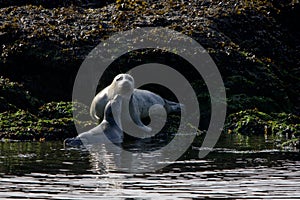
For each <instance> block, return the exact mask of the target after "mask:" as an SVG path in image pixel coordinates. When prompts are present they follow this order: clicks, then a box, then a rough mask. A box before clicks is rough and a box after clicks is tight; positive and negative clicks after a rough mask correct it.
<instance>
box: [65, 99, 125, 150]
mask: <svg viewBox="0 0 300 200" xmlns="http://www.w3.org/2000/svg"><path fill="white" fill-rule="evenodd" d="M121 109H122V97H121V96H120V95H116V96H115V97H114V98H113V99H112V100H110V101H109V102H108V103H107V105H106V106H105V109H104V119H103V121H102V122H101V123H100V124H99V125H98V126H96V127H95V128H92V129H91V130H89V131H86V132H83V133H81V134H79V135H78V136H77V137H75V138H67V139H65V141H64V146H65V147H77V146H81V145H83V144H88V145H92V144H99V143H105V142H108V140H107V139H109V140H110V142H112V143H115V144H119V143H122V142H123V137H124V134H123V131H122V125H121V118H120V117H121Z"/></svg>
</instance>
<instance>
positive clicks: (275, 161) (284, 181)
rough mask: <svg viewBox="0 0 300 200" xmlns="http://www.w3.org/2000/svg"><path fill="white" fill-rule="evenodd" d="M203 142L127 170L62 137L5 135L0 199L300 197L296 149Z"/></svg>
mask: <svg viewBox="0 0 300 200" xmlns="http://www.w3.org/2000/svg"><path fill="white" fill-rule="evenodd" d="M198 149H199V147H198V146H197V144H193V145H192V147H191V148H190V149H189V150H188V151H187V152H186V154H185V155H184V156H182V157H181V159H179V160H178V161H175V162H170V165H169V166H167V167H165V168H163V169H161V170H158V171H156V172H153V173H143V174H130V173H124V172H121V171H119V170H118V169H117V168H116V167H115V165H114V161H113V160H112V159H111V157H110V156H109V155H107V156H105V154H103V156H104V159H103V160H102V161H101V162H100V161H99V160H97V159H95V158H94V157H93V156H92V155H91V154H90V153H89V152H88V151H84V150H78V149H64V148H63V145H62V142H46V143H30V142H23V143H18V142H9V143H8V142H2V143H0V199H4V198H9V199H24V198H30V199H128V200H129V199H139V200H141V199H199V198H200V199H201V198H216V199H220V198H231V199H241V198H247V199H249V198H264V199H282V198H294V199H300V154H299V152H298V151H297V150H294V149H286V150H278V149H276V148H275V146H274V144H273V142H272V141H270V142H266V140H265V138H262V137H251V138H249V137H237V136H223V137H222V138H221V139H220V141H219V143H218V145H217V147H216V148H215V149H214V150H213V151H212V152H211V153H210V154H209V155H208V156H207V157H205V158H204V159H199V158H198ZM174 151H176V149H174Z"/></svg>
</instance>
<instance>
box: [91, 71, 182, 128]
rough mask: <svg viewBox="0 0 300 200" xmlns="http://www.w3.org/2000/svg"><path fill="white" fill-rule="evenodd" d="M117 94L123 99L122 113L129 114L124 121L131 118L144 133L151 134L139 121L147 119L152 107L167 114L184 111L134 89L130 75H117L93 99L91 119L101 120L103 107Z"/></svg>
mask: <svg viewBox="0 0 300 200" xmlns="http://www.w3.org/2000/svg"><path fill="white" fill-rule="evenodd" d="M117 94H118V95H120V96H121V97H122V98H123V108H122V113H130V116H125V119H126V118H129V117H131V118H132V121H133V122H134V123H135V124H136V125H138V127H140V128H141V129H142V130H144V131H146V132H151V128H150V127H147V126H145V125H144V124H143V123H142V121H141V119H142V118H146V117H149V110H150V108H151V107H152V106H153V105H161V106H163V107H164V108H165V110H166V113H167V114H168V113H172V112H180V111H182V110H183V109H184V106H183V105H182V104H179V103H176V102H172V101H168V100H166V99H163V98H162V97H160V96H159V95H157V94H155V93H153V92H150V91H148V90H141V89H135V88H134V79H133V77H132V76H131V75H129V74H119V75H117V76H116V77H115V78H114V80H113V81H112V83H111V84H110V85H109V86H107V87H106V88H104V89H103V90H102V91H100V92H99V93H98V94H97V95H96V96H95V97H94V99H93V101H92V104H91V107H90V115H91V117H92V118H93V119H96V120H101V119H102V118H103V111H104V108H105V105H106V104H107V102H108V101H109V100H111V99H112V98H113V97H114V96H115V95H117ZM127 105H129V106H127ZM128 107H129V108H128ZM128 109H129V110H128ZM128 111H129V112H128ZM122 119H123V118H122Z"/></svg>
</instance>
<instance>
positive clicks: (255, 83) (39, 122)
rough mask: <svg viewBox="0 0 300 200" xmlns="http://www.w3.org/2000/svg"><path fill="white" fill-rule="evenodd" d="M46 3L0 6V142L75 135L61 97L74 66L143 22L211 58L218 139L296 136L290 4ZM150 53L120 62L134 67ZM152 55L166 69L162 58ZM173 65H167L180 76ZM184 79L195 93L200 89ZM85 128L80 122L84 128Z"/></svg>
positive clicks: (299, 89) (298, 90) (298, 87)
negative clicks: (220, 115)
mask: <svg viewBox="0 0 300 200" xmlns="http://www.w3.org/2000/svg"><path fill="white" fill-rule="evenodd" d="M51 2H52V3H51ZM54 2H55V3H53V1H42V0H40V1H38V0H36V1H30V0H27V1H25V0H24V1H19V3H18V4H14V3H12V1H1V2H0V7H1V8H0V13H1V14H0V41H1V44H2V45H1V48H0V66H1V67H0V76H1V78H0V91H1V92H0V101H1V105H0V123H1V125H0V138H9V139H21V140H22V139H26V140H41V141H43V140H55V139H64V138H66V137H72V136H75V135H76V134H77V133H76V131H75V127H74V122H73V118H72V103H71V102H70V101H71V94H72V86H73V82H74V79H75V76H76V73H77V70H78V68H79V67H80V65H81V63H82V61H83V60H84V59H85V57H86V56H87V54H88V53H89V52H90V51H91V50H92V49H93V48H94V47H95V46H96V45H97V44H98V43H99V42H101V41H103V40H104V39H106V38H107V37H109V36H111V35H112V34H114V33H117V32H119V31H124V30H129V29H133V28H138V27H147V26H162V27H167V28H170V29H172V30H176V31H179V32H182V33H184V34H186V35H188V36H190V37H192V38H193V39H195V40H196V41H198V42H199V43H200V44H201V45H202V46H203V47H205V49H206V50H207V51H208V52H209V53H210V55H211V57H212V58H213V60H214V61H215V63H216V64H217V66H218V67H219V70H220V72H221V75H222V77H223V79H224V83H225V86H226V92H227V97H228V102H227V103H228V117H227V121H226V125H225V129H224V133H225V134H228V133H230V134H231V133H236V134H275V135H276V134H279V135H286V134H287V135H288V139H293V140H295V138H299V137H300V127H299V124H300V122H299V116H300V104H299V102H300V95H299V94H300V78H299V77H300V70H299V69H300V68H299V65H300V40H299V38H300V37H299V36H300V30H299V27H298V26H297V22H296V21H297V20H296V19H297V18H299V17H300V16H299V15H300V14H299V13H300V12H299V11H300V6H299V3H297V2H296V1H280V0H274V1H271V0H266V1H251V2H250V1H233V0H230V1H226V2H223V1H208V0H204V1H172V0H163V1H159V2H158V1H141V0H136V1H128V0H116V1H102V2H104V3H102V4H101V5H100V4H97V3H95V2H97V1H85V2H83V1H81V0H80V1H79V0H78V1H76V0H72V1H54ZM93 2H94V3H93ZM152 53H153V52H144V53H143V52H142V53H139V54H138V56H136V55H135V56H133V57H132V58H131V57H130V56H131V55H129V58H131V60H132V62H133V63H135V64H140V63H142V61H144V60H147V59H149V57H151V56H149V55H151V54H152ZM147 55H148V57H147ZM156 59H157V60H159V61H160V62H161V63H166V64H170V61H169V60H167V59H166V58H164V57H163V56H161V57H160V58H156ZM150 61H153V60H150ZM119 64H120V65H121V66H122V67H123V68H122V69H119V70H120V72H121V71H122V70H125V69H126V67H128V66H126V63H125V62H122V60H120V61H119ZM173 64H174V65H176V62H174V63H173ZM180 64H182V63H180V62H179V63H177V65H178V66H175V67H178V68H180V69H181V70H182V71H184V67H182V66H180ZM186 73H187V76H189V77H190V78H191V82H192V84H193V85H194V87H195V89H196V90H199V91H204V90H205V85H203V84H202V83H199V82H198V80H195V79H193V77H192V73H190V74H189V73H188V72H186ZM113 75H115V74H113V73H112V72H111V74H109V75H108V76H107V80H106V81H108V80H110V79H111V77H112V76H113ZM103 84H104V83H103ZM99 88H101V85H100V86H99ZM198 100H199V102H200V104H201V105H202V107H201V110H202V111H203V113H204V116H201V117H203V119H204V120H203V121H204V122H203V124H201V127H200V129H205V127H206V126H207V123H206V121H207V119H208V118H209V105H208V103H207V102H209V97H208V96H207V94H202V93H201V94H199V96H198ZM85 110H86V109H85ZM91 124H92V122H90V121H86V122H85V123H84V124H83V126H88V125H91ZM283 141H284V140H283Z"/></svg>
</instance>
